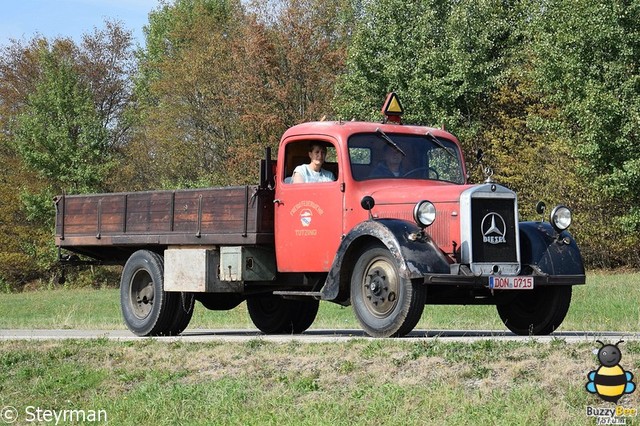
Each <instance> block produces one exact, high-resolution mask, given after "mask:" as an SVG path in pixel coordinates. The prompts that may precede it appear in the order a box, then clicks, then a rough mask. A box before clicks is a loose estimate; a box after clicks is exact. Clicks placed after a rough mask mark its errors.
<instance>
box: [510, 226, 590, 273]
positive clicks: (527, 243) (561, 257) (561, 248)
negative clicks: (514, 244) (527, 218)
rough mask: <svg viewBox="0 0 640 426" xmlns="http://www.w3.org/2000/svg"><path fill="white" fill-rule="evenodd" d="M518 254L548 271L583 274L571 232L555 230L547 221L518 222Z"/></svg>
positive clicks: (526, 261)
mask: <svg viewBox="0 0 640 426" xmlns="http://www.w3.org/2000/svg"><path fill="white" fill-rule="evenodd" d="M519 226H520V257H521V261H522V264H523V265H527V264H529V265H535V266H537V267H538V268H540V270H541V271H542V272H545V273H547V274H549V275H584V273H585V270H584V263H583V261H582V255H581V254H580V249H578V245H577V244H576V242H575V240H574V239H573V237H572V236H571V234H570V233H569V232H567V231H563V232H562V233H560V234H558V232H557V231H556V230H555V229H553V227H552V226H551V224H550V223H547V222H521V223H520V224H519Z"/></svg>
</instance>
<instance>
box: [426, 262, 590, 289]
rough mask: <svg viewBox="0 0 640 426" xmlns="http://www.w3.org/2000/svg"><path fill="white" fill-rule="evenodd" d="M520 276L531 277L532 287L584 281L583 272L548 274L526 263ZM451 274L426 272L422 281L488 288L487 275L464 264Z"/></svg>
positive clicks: (430, 283)
mask: <svg viewBox="0 0 640 426" xmlns="http://www.w3.org/2000/svg"><path fill="white" fill-rule="evenodd" d="M522 269H523V272H522V273H521V274H520V276H531V277H533V280H534V281H533V283H534V287H539V286H561V285H581V284H585V283H586V276H585V275H584V274H575V275H549V274H545V273H544V272H542V271H540V270H539V269H538V268H536V267H533V266H530V265H527V266H525V267H524V268H522ZM451 270H452V273H451V274H428V275H425V276H424V283H425V284H427V285H446V286H457V287H470V288H477V289H481V288H489V275H474V274H473V273H472V272H471V271H470V270H469V268H467V267H465V266H464V265H456V267H452V268H451Z"/></svg>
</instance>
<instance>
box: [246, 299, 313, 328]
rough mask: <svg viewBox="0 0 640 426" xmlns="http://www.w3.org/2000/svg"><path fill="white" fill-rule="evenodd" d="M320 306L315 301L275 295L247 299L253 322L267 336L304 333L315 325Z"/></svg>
mask: <svg viewBox="0 0 640 426" xmlns="http://www.w3.org/2000/svg"><path fill="white" fill-rule="evenodd" d="M319 305H320V302H319V301H318V300H315V299H306V300H294V299H283V298H282V297H279V296H274V295H265V296H255V297H250V298H248V299H247V309H248V311H249V316H250V317H251V321H253V324H254V325H255V326H256V327H258V329H259V330H260V331H262V332H263V333H266V334H292V333H293V334H298V333H302V332H303V331H305V330H306V329H307V328H309V327H311V324H313V321H314V320H315V319H316V315H317V313H318V307H319Z"/></svg>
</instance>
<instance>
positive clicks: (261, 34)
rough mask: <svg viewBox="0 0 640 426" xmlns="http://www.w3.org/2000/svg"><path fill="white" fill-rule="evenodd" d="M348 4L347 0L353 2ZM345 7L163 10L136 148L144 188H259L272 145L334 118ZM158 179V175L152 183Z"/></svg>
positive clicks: (198, 3) (201, 1)
mask: <svg viewBox="0 0 640 426" xmlns="http://www.w3.org/2000/svg"><path fill="white" fill-rule="evenodd" d="M345 4H346V3H345ZM340 5H341V3H340V2H338V1H331V2H320V1H317V0H313V1H312V0H307V1H290V2H279V3H278V6H279V7H278V8H276V9H273V8H270V7H269V6H270V4H268V3H259V4H258V3H256V4H253V5H251V7H249V9H248V10H246V9H245V8H244V7H243V6H242V4H241V3H240V2H239V1H231V0H179V1H176V2H175V3H173V4H172V5H167V4H164V5H163V6H162V7H160V8H159V9H158V10H156V11H154V13H152V14H151V17H150V24H149V27H148V28H147V29H146V34H147V49H146V51H144V52H142V54H141V58H142V62H141V65H140V68H141V70H143V73H141V79H140V80H139V81H138V83H137V88H138V91H139V92H140V93H141V99H143V100H144V102H143V103H142V104H141V107H140V109H139V116H140V117H141V126H140V127H139V129H138V132H137V133H136V137H135V141H134V143H133V144H131V145H130V147H129V152H130V158H131V160H132V161H133V162H134V163H135V165H132V166H131V170H134V171H135V173H136V177H135V178H134V179H133V180H134V181H135V182H139V183H141V186H142V187H158V186H164V187H176V186H194V185H212V184H241V183H255V182H256V181H257V179H258V167H257V161H258V159H259V158H261V157H262V155H263V148H264V147H265V146H271V147H276V146H277V141H278V138H279V136H280V135H281V134H282V132H284V130H285V129H286V128H287V127H288V126H291V125H293V124H296V123H298V122H301V121H305V120H309V119H320V118H321V117H322V116H323V115H330V113H331V105H330V102H331V98H332V95H333V81H334V79H335V76H336V75H337V74H338V73H339V72H340V70H341V69H342V68H341V66H342V58H343V55H344V45H345V34H346V32H347V31H348V28H349V27H348V25H345V21H344V20H341V19H337V18H336V19H334V18H335V17H337V16H338V12H339V10H341V9H336V7H337V6H340ZM150 177H151V178H150Z"/></svg>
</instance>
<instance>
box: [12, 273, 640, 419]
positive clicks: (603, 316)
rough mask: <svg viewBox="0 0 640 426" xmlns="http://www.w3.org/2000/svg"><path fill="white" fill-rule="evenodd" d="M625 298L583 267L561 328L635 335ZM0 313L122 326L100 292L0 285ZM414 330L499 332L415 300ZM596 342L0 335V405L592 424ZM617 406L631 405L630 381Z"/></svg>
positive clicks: (323, 316)
mask: <svg viewBox="0 0 640 426" xmlns="http://www.w3.org/2000/svg"><path fill="white" fill-rule="evenodd" d="M638 301H640V274H589V276H588V284H587V285H586V286H581V287H576V288H575V289H574V299H573V303H572V307H571V310H570V312H569V315H568V317H567V320H566V321H565V324H564V325H563V327H562V329H564V330H606V329H612V330H617V331H622V332H629V333H635V332H638V331H639V330H640V312H639V309H640V308H639V306H638V305H639V304H638ZM0 312H2V314H1V317H2V318H1V319H0V328H103V329H114V328H124V326H123V325H122V321H121V319H120V313H119V307H118V291H117V290H114V289H102V290H68V289H59V290H49V291H38V292H29V293H21V294H2V295H0ZM191 327H193V328H200V327H204V328H221V327H240V328H254V327H253V325H252V324H251V322H250V320H249V319H248V315H247V313H246V309H245V308H244V307H243V306H240V307H238V308H237V309H235V310H233V311H230V312H208V311H206V310H204V309H202V307H200V309H197V310H196V317H195V318H194V321H193V323H192V325H191ZM314 327H316V328H357V323H356V321H355V319H354V318H353V314H352V312H351V310H350V308H341V307H338V306H335V305H332V304H329V303H323V304H321V311H320V313H319V315H318V321H317V323H316V324H314ZM418 327H419V328H422V329H430V330H435V329H455V328H471V329H497V330H504V327H503V326H502V325H501V324H500V323H499V319H498V317H497V314H496V313H495V309H494V308H492V307H456V306H453V307H442V306H440V307H432V306H427V307H426V310H425V314H424V315H423V318H422V321H421V323H420V324H419V325H418ZM613 343H615V342H613ZM598 346H599V345H598V344H597V343H595V342H591V341H585V342H582V343H567V342H565V341H564V340H563V339H560V338H558V339H553V340H552V341H551V342H550V343H541V342H539V341H536V339H535V338H534V339H531V340H529V341H526V342H501V341H480V342H475V343H458V342H444V341H441V340H439V339H437V338H432V339H425V340H423V341H418V342H408V341H403V340H402V339H356V340H351V341H348V342H343V343H305V344H303V343H301V342H299V341H295V340H294V341H292V342H290V343H280V344H279V343H272V342H268V341H265V340H263V339H260V338H256V339H254V340H251V341H249V342H247V343H219V342H211V343H186V342H173V343H166V342H162V341H159V340H155V339H139V340H134V341H132V342H112V341H108V340H106V339H95V340H88V341H84V340H82V341H81V340H67V341H56V342H53V341H44V342H41V341H38V342H35V341H1V342H0V407H15V410H16V411H15V413H17V415H18V421H17V422H16V423H15V424H33V423H37V422H35V421H34V420H36V416H38V415H40V416H41V420H43V419H44V416H46V415H47V414H48V415H49V417H48V419H49V421H42V422H40V423H38V424H56V417H55V416H56V415H57V416H58V419H59V420H62V419H63V416H67V417H66V420H67V421H66V422H63V421H59V422H58V424H75V423H78V422H77V421H76V420H78V417H77V416H80V415H81V414H84V415H85V416H91V415H92V413H93V415H95V414H96V413H101V414H100V415H102V417H99V418H96V420H97V421H95V422H94V421H92V420H93V418H92V417H87V418H85V422H84V424H95V423H98V424H106V422H105V421H104V420H105V416H107V417H108V424H112V425H149V424H153V425H208V424H220V425H222V424H225V425H226V424H232V425H264V424H272V425H280V424H286V425H317V424H320V425H352V424H359V425H360V424H362V425H423V424H438V425H440V424H445V425H477V424H481V425H482V424H486V425H525V424H526V425H583V424H595V423H596V419H595V418H593V417H588V416H587V414H586V410H587V407H600V408H615V407H616V405H615V404H613V403H606V402H604V401H602V400H600V399H599V398H598V397H597V396H595V395H592V394H589V393H588V392H587V391H586V390H585V384H586V383H587V374H588V372H589V371H592V370H595V369H597V368H598V367H599V366H600V365H599V363H598V360H597V359H596V357H595V356H594V354H593V352H592V351H593V350H594V349H597V348H598ZM620 348H621V350H622V354H623V356H622V360H621V362H620V365H621V366H623V367H624V369H625V370H627V371H630V372H632V373H634V374H635V376H636V377H635V379H634V381H635V382H636V384H638V381H639V379H638V378H639V377H640V343H638V342H632V341H630V342H625V343H622V344H621V345H620ZM618 405H619V406H622V407H625V408H627V409H630V410H633V409H635V410H640V391H636V392H634V393H632V394H630V395H625V396H623V397H622V399H621V400H620V401H619V402H618ZM37 410H40V411H37ZM47 410H48V411H47ZM74 410H75V411H74ZM10 412H11V411H6V410H3V411H2V412H0V415H4V413H10ZM74 415H75V416H76V417H73V416H74ZM2 420H4V419H3V418H0V423H2ZM614 420H624V421H625V422H626V424H638V423H640V422H639V420H638V417H624V418H615V419H614ZM80 423H82V422H80Z"/></svg>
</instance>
